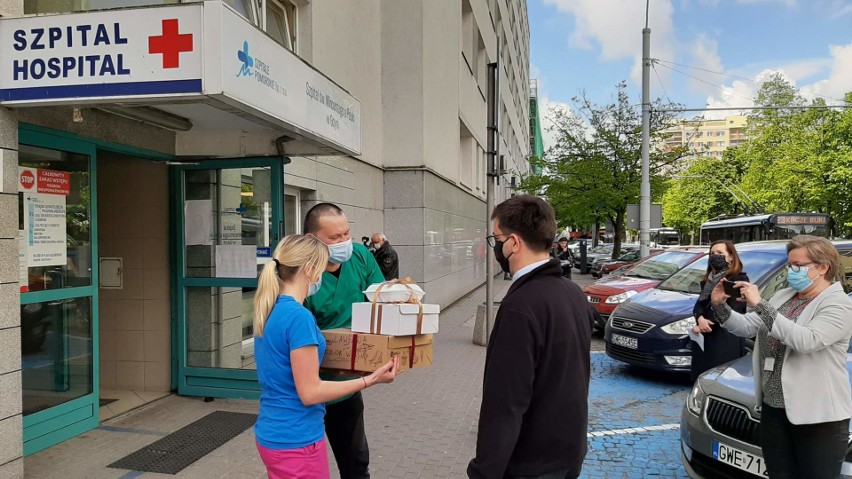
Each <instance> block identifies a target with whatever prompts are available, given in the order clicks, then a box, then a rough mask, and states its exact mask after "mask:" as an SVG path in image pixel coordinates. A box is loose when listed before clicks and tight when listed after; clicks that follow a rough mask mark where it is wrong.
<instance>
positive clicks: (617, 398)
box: [580, 354, 690, 479]
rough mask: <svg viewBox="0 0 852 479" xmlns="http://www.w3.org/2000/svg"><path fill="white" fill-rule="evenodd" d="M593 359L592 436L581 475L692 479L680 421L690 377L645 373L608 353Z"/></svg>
mask: <svg viewBox="0 0 852 479" xmlns="http://www.w3.org/2000/svg"><path fill="white" fill-rule="evenodd" d="M591 364H592V374H591V376H592V377H591V381H590V390H589V433H590V435H591V436H592V437H590V438H589V452H588V454H587V455H586V460H585V462H584V464H583V473H582V475H581V476H580V477H582V478H585V479H634V478H635V479H644V478H647V477H654V478H660V479H682V478H687V477H688V476H687V475H686V472H685V471H684V469H683V466H682V464H681V462H680V431H679V428H678V427H677V426H678V425H679V424H680V414H681V411H682V408H683V404H684V401H685V400H686V396H687V395H688V394H689V390H690V385H689V384H688V379H686V378H684V376H682V375H680V376H678V375H667V374H657V373H646V372H643V371H641V370H637V369H634V368H631V367H629V366H627V365H625V364H624V363H621V362H619V361H616V360H614V359H612V358H610V357H609V356H607V355H605V354H593V355H592V356H591ZM594 433H598V434H597V435H595V434H594Z"/></svg>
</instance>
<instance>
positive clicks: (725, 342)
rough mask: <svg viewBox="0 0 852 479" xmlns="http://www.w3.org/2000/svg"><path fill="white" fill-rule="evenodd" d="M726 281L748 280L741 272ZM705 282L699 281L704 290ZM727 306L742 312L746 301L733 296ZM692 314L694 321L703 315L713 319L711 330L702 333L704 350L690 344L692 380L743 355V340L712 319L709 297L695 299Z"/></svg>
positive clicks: (744, 309) (711, 319) (744, 310)
mask: <svg viewBox="0 0 852 479" xmlns="http://www.w3.org/2000/svg"><path fill="white" fill-rule="evenodd" d="M728 281H748V275H747V274H746V273H744V272H742V273H740V274H738V275H737V276H735V277H734V278H728ZM705 284H706V282H705V281H702V282H701V289H702V290H704V285H705ZM728 306H730V307H731V309H732V310H734V311H736V312H738V313H741V314H744V313H745V312H746V303H744V302H742V301H737V300H736V299H735V298H729V299H728ZM692 315H693V316H694V317H695V320H696V321H697V320H698V317H699V316H704V318H706V319H709V320H710V321H713V330H712V331H711V332H709V333H704V351H702V350H701V348H700V347H699V346H698V345H697V344H693V345H692V367H691V368H690V374H691V376H692V380H693V381H695V379H696V378H698V376H700V375H701V373H703V372H704V371H707V370H708V369H711V368H715V367H716V366H719V365H720V364H724V363H727V362H728V361H732V360H734V359H737V358H740V357H742V356H743V355H745V340H744V339H743V338H740V337H739V336H736V335H734V334H732V333H730V332H728V330H726V329H724V328H723V327H722V325H721V324H719V323H717V322H716V321H715V320H714V318H715V314H714V312H713V306H712V305H711V304H710V298H707V299H705V300H703V301H702V300H699V301H696V302H695V306H694V307H693V308H692Z"/></svg>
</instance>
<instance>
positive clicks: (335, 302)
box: [305, 244, 385, 329]
mask: <svg viewBox="0 0 852 479" xmlns="http://www.w3.org/2000/svg"><path fill="white" fill-rule="evenodd" d="M339 272H340V277H339V278H338V277H337V276H335V275H333V274H331V273H329V272H328V271H326V272H325V273H323V274H322V286H320V290H319V291H317V293H316V294H314V295H313V296H309V297H308V298H306V299H305V307H306V308H308V309H309V310H310V311H311V312H312V313H313V314H314V317H315V318H317V325H319V328H320V329H335V328H351V327H352V303H363V302H364V301H367V298H366V297H365V296H364V291H365V290H366V289H367V288H368V287H369V286H370V285H371V284H376V283H382V282H384V280H385V277H384V276H383V275H382V270H381V269H379V264H378V263H376V259H375V258H374V257H373V254H372V253H370V250H368V249H367V248H365V247H364V246H363V245H360V244H354V245H352V257H351V258H349V261H347V262H345V263H343V264H341V265H340V270H339Z"/></svg>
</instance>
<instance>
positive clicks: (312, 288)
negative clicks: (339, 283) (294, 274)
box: [308, 275, 322, 296]
mask: <svg viewBox="0 0 852 479" xmlns="http://www.w3.org/2000/svg"><path fill="white" fill-rule="evenodd" d="M321 287H322V275H320V277H319V279H318V280H317V282H316V283H311V284H309V285H308V296H313V295H315V294H317V291H319V290H320V288H321Z"/></svg>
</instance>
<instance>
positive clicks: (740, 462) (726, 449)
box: [713, 441, 769, 477]
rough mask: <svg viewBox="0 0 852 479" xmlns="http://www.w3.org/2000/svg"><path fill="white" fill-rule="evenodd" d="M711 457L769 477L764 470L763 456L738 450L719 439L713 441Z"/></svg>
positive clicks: (760, 475)
mask: <svg viewBox="0 0 852 479" xmlns="http://www.w3.org/2000/svg"><path fill="white" fill-rule="evenodd" d="M713 459H715V460H717V461H719V462H724V463H725V464H728V465H729V466H734V467H736V468H737V469H740V470H743V471H746V472H750V473H752V474H754V475H755V476H759V477H769V473H767V472H766V463H765V462H763V458H762V457H760V456H755V455H754V454H751V453H748V452H745V451H742V450H739V449H737V448H735V447H731V446H729V445H727V444H724V443H721V442H719V441H713Z"/></svg>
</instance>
